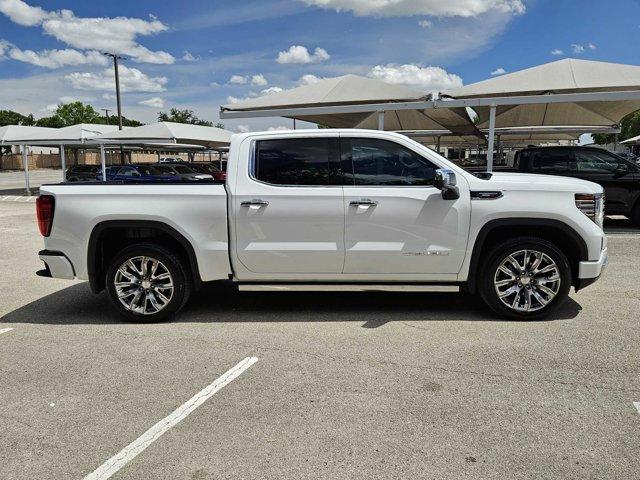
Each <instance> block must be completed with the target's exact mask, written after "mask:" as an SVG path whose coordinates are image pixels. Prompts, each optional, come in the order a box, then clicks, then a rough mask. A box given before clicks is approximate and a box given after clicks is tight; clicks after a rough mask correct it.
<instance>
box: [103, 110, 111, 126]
mask: <svg viewBox="0 0 640 480" xmlns="http://www.w3.org/2000/svg"><path fill="white" fill-rule="evenodd" d="M101 110H102V111H103V112H104V114H105V116H106V117H107V125H111V122H110V121H109V112H110V111H111V110H109V109H108V108H103V109H101Z"/></svg>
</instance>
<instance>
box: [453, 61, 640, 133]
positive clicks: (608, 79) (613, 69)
mask: <svg viewBox="0 0 640 480" xmlns="http://www.w3.org/2000/svg"><path fill="white" fill-rule="evenodd" d="M630 90H640V67H638V66H635V65H622V64H615V63H606V62H594V61H589V60H576V59H572V58H568V59H564V60H559V61H557V62H551V63H547V64H544V65H540V66H537V67H533V68H528V69H525V70H520V71H518V72H514V73H510V74H506V75H501V76H499V77H495V78H491V79H488V80H484V81H482V82H477V83H473V84H471V85H467V86H464V87H460V88H455V89H451V90H447V91H446V92H443V96H446V97H452V98H456V99H468V98H491V97H510V96H521V95H546V94H560V93H589V92H612V91H630ZM489 109H490V107H488V106H485V107H474V110H475V111H476V112H477V113H478V116H479V117H480V118H479V124H478V126H479V127H480V128H481V129H482V128H487V127H488V125H489ZM638 109H640V100H619V101H596V102H580V103H545V104H525V105H506V106H498V107H497V110H496V127H519V126H553V125H585V126H594V125H608V126H610V125H617V124H619V123H620V121H621V120H622V118H624V117H625V116H626V115H628V114H630V113H632V112H634V111H636V110H638Z"/></svg>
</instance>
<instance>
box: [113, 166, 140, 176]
mask: <svg viewBox="0 0 640 480" xmlns="http://www.w3.org/2000/svg"><path fill="white" fill-rule="evenodd" d="M118 175H124V176H125V177H139V176H140V174H139V173H138V172H136V170H135V168H133V167H122V168H121V169H120V171H119V172H118Z"/></svg>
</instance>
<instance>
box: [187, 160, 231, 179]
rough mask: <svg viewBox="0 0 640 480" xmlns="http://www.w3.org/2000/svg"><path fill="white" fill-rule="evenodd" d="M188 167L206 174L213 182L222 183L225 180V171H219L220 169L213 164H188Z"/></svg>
mask: <svg viewBox="0 0 640 480" xmlns="http://www.w3.org/2000/svg"><path fill="white" fill-rule="evenodd" d="M189 167H190V168H193V169H194V170H197V171H198V172H200V173H208V174H209V175H211V176H212V177H213V178H214V180H219V181H222V182H224V181H225V180H226V179H227V172H226V171H225V170H220V167H218V165H217V164H214V163H190V164H189Z"/></svg>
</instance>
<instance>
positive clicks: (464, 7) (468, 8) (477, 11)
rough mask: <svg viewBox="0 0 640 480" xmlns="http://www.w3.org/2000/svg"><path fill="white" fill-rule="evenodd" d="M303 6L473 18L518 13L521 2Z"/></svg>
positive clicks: (367, 1) (312, 1)
mask: <svg viewBox="0 0 640 480" xmlns="http://www.w3.org/2000/svg"><path fill="white" fill-rule="evenodd" d="M303 1H304V2H305V3H306V4H307V5H313V6H316V7H320V8H326V9H332V10H336V11H350V12H353V13H355V14H356V15H360V16H368V15H372V16H377V17H404V16H411V15H429V16H433V17H476V16H478V15H482V14H483V13H487V12H489V11H491V10H495V11H498V12H502V13H511V14H521V13H524V11H525V10H526V8H525V6H524V3H523V1H522V0H455V1H447V0H303Z"/></svg>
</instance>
